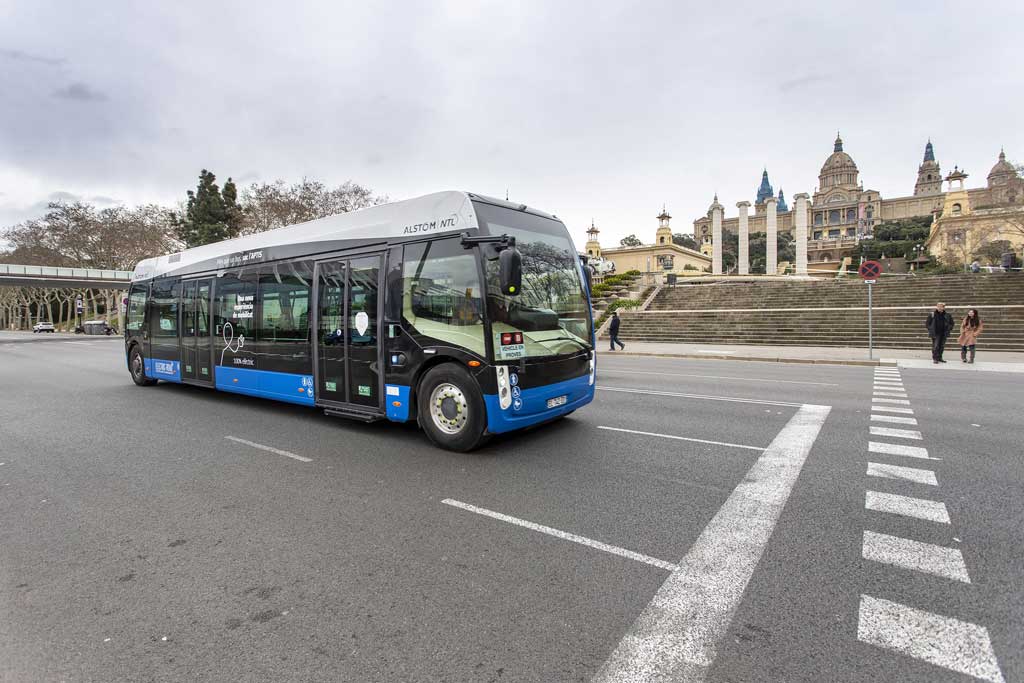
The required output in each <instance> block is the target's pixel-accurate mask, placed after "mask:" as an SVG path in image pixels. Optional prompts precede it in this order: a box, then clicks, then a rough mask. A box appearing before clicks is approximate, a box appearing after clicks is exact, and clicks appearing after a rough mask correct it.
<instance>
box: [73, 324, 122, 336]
mask: <svg viewBox="0 0 1024 683" xmlns="http://www.w3.org/2000/svg"><path fill="white" fill-rule="evenodd" d="M75 333H76V334H83V333H84V334H105V335H107V336H110V335H112V334H117V329H116V328H113V327H111V326H110V325H108V324H107V321H106V320H86V321H85V322H84V323H82V325H81V327H77V328H75Z"/></svg>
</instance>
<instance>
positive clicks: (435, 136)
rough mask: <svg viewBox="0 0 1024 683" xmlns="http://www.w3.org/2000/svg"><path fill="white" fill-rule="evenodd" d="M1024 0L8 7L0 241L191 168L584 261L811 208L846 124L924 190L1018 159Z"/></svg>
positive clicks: (882, 164) (20, 2)
mask: <svg viewBox="0 0 1024 683" xmlns="http://www.w3.org/2000/svg"><path fill="white" fill-rule="evenodd" d="M1022 25H1024V3H1019V2H983V3H976V4H974V5H971V6H968V5H965V4H963V3H946V2H935V1H929V2H909V1H908V2H898V3H891V2H879V3H875V2H861V3H842V4H835V3H821V2H819V3H813V4H812V3H793V2H757V3H751V4H746V5H743V4H741V3H738V2H719V3H710V2H708V3H699V4H695V3H688V2H678V1H675V2H672V1H670V2H649V3H645V2H618V3H613V2H563V1H559V2H552V1H550V0H548V1H544V2H529V1H524V2H508V1H507V0H505V1H502V2H470V1H469V0H462V1H458V2H457V1H455V0H449V1H447V2H444V1H440V0H435V1H432V2H390V3H389V2H384V3H372V2H371V3H368V2H343V1H338V2H331V3H325V2H318V3H303V2H292V3H280V2H278V3H269V2H260V1H258V0H247V1H246V2H211V1H209V0H207V1H206V2H190V1H182V0H175V1H174V2H163V3H140V2H118V1H116V0H105V1H104V2H102V3H75V2H67V1H65V2H48V1H46V0H0V226H5V225H10V224H12V223H16V222H18V221H20V220H23V219H25V218H27V217H31V216H34V215H38V214H39V213H40V211H41V208H42V207H45V203H46V201H47V200H48V199H53V198H65V199H72V198H74V197H81V198H85V199H88V200H90V201H93V202H96V203H99V204H110V203H118V202H122V203H142V202H150V201H153V202H165V203H171V202H174V201H177V200H178V199H180V198H182V197H183V196H184V193H185V190H186V189H188V188H189V187H193V186H194V185H195V182H196V176H197V175H198V172H199V170H200V168H204V167H206V168H209V169H211V170H213V171H214V172H215V173H216V174H217V175H218V177H219V178H221V179H223V178H226V177H227V176H229V175H231V176H234V178H235V179H236V181H241V182H242V183H246V184H247V183H249V182H253V181H271V180H274V179H276V178H283V179H286V180H297V179H300V178H302V177H303V176H308V177H312V178H318V179H321V180H324V181H326V182H328V183H340V182H342V181H344V180H346V179H352V180H355V181H356V182H359V183H362V184H364V185H368V186H370V187H372V188H373V189H374V190H376V191H378V192H380V193H385V194H387V195H389V196H391V197H392V198H396V199H400V198H407V197H412V196H416V195H419V194H425V193H428V192H432V191H436V190H441V189H467V190H472V191H476V192H481V193H486V194H492V195H497V196H504V194H505V191H506V188H507V189H508V192H509V196H510V198H512V199H515V200H517V201H522V202H524V203H528V204H531V205H534V206H537V207H539V208H542V209H544V210H548V211H551V212H554V213H556V214H558V215H559V216H561V217H562V218H563V219H564V220H565V221H566V223H567V224H568V225H569V228H570V230H571V231H572V232H573V235H574V237H575V238H576V239H577V242H578V243H579V244H580V246H582V244H583V241H584V240H585V235H584V230H585V229H586V227H587V225H589V223H590V221H591V219H593V220H594V221H595V222H596V223H597V225H598V227H599V228H601V230H602V242H603V243H604V244H606V245H609V244H613V243H617V241H618V239H619V238H621V237H622V236H624V235H627V234H629V233H637V234H638V235H639V236H641V238H643V239H644V240H645V241H649V240H652V239H653V232H654V229H655V227H656V222H657V221H656V220H655V218H654V217H655V216H656V215H657V214H658V212H659V211H660V209H661V206H662V204H663V203H664V204H667V206H668V209H669V212H670V213H671V214H672V215H673V216H674V220H673V227H675V228H676V230H677V231H678V232H687V233H689V232H691V231H692V221H693V219H694V218H696V217H698V216H700V215H702V214H703V213H705V212H706V210H707V207H708V205H709V204H710V202H711V198H712V195H713V194H714V193H715V192H716V191H717V192H718V194H719V197H720V199H721V201H722V203H723V204H724V205H725V206H726V208H727V215H732V214H734V213H735V211H736V209H735V204H736V202H737V201H739V200H741V199H748V200H753V196H754V193H755V191H756V188H757V185H758V182H759V181H760V174H761V169H762V167H763V166H767V168H768V171H769V174H770V176H771V179H772V181H773V183H774V184H775V185H776V189H778V185H779V184H781V185H782V186H783V188H784V189H785V191H786V195H787V197H792V196H793V195H794V194H796V193H797V192H802V191H803V192H813V191H814V187H815V184H816V181H817V174H818V170H819V168H820V166H821V163H822V161H824V159H825V157H826V156H827V155H828V154H829V153H830V152H831V149H832V141H833V139H834V137H835V133H836V130H837V129H839V130H841V131H842V135H843V138H844V140H845V142H846V151H847V152H849V153H850V154H851V155H852V156H853V158H854V160H855V161H856V162H857V164H858V166H859V167H860V170H861V179H862V181H863V182H864V184H865V186H867V187H869V188H872V189H876V190H879V191H880V192H881V193H882V195H883V196H890V197H891V196H900V195H905V194H909V193H911V192H912V191H913V184H914V180H915V178H916V169H917V165H918V164H919V163H920V161H921V155H922V153H923V148H924V144H925V141H926V139H927V138H928V137H929V136H931V138H932V140H933V142H934V144H935V151H936V156H937V157H938V160H939V162H940V164H942V167H943V169H944V170H947V169H951V168H952V166H953V164H954V163H955V164H959V165H960V166H961V167H963V168H966V169H967V171H968V172H969V173H970V174H971V176H972V177H971V179H970V180H969V181H968V184H969V185H970V186H972V187H973V186H976V185H981V184H984V176H985V175H986V173H987V172H988V169H989V168H990V167H991V166H992V164H993V163H994V162H995V159H996V155H997V154H998V152H999V148H1000V146H1005V147H1006V152H1007V154H1008V156H1009V157H1010V158H1011V159H1012V160H1018V161H1021V160H1024V127H1022V126H1021V124H1020V120H1021V112H1022V111H1024V87H1022V85H1024V68H1022V67H1021V64H1020V62H1021V57H1022V54H1024V52H1022V50H1021V42H1020V37H1021V33H1020V30H1021V29H1020V27H1021V26H1022Z"/></svg>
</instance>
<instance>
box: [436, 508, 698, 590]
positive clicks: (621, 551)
mask: <svg viewBox="0 0 1024 683" xmlns="http://www.w3.org/2000/svg"><path fill="white" fill-rule="evenodd" d="M441 502H442V503H444V504H445V505H451V506H452V507H456V508H459V509H462V510H466V511H468V512H475V513H476V514H478V515H483V516H484V517H490V518H491V519H497V520H499V521H502V522H507V523H509V524H515V525H516V526H521V527H523V528H525V529H530V530H531V531H539V532H540V533H542V534H547V535H548V536H554V537H555V538H560V539H562V540H564V541H572V542H573V543H579V544H580V545H585V546H587V547H588V548H594V549H596V550H603V551H604V552H606V553H611V554H612V555H618V556H619V557H626V558H629V559H630V560H636V561H637V562H643V563H644V564H649V565H651V566H654V567H658V568H659V569H665V570H668V571H670V572H672V571H675V570H677V569H679V565H675V564H672V563H671V562H666V561H664V560H659V559H658V558H656V557H650V556H649V555H643V554H641V553H636V552H633V551H632V550H626V549H625V548H620V547H618V546H614V545H608V544H607V543H602V542H601V541H595V540H594V539H592V538H587V537H585V536H577V535H576V534H571V533H569V532H568V531H562V530H560V529H553V528H551V527H549V526H544V525H543V524H535V523H534V522H528V521H527V520H525V519H520V518H518V517H513V516H511V515H506V514H503V513H501V512H495V511H494V510H488V509H487V508H482V507H477V506H476V505H470V504H469V503H463V502H462V501H460V500H453V499H451V498H445V499H444V500H442V501H441Z"/></svg>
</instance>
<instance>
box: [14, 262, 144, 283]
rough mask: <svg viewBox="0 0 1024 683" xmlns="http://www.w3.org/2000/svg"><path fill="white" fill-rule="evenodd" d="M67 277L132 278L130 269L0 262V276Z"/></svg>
mask: <svg viewBox="0 0 1024 683" xmlns="http://www.w3.org/2000/svg"><path fill="white" fill-rule="evenodd" d="M2 275H13V276H19V277H38V278H40V279H42V278H57V279H61V278H67V279H68V280H81V279H83V278H86V279H89V280H110V281H111V284H127V283H129V282H131V280H132V271H130V270H106V269H103V268H63V267H59V266H19V265H11V264H3V263H0V276H2Z"/></svg>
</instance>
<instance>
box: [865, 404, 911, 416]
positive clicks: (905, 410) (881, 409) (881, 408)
mask: <svg viewBox="0 0 1024 683" xmlns="http://www.w3.org/2000/svg"><path fill="white" fill-rule="evenodd" d="M871 412H873V413H900V414H901V415H913V414H914V411H913V410H911V409H910V408H891V407H889V406H871Z"/></svg>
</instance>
